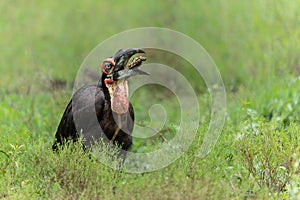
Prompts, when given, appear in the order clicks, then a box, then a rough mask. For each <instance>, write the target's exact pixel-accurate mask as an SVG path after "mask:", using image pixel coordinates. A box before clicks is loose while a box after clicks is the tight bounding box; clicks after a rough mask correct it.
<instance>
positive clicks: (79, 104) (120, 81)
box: [52, 48, 147, 155]
mask: <svg viewBox="0 0 300 200" xmlns="http://www.w3.org/2000/svg"><path fill="white" fill-rule="evenodd" d="M137 53H145V52H144V51H143V50H142V49H136V48H134V49H127V50H122V49H121V50H119V51H118V52H117V53H116V54H115V55H114V56H113V57H111V58H107V59H105V60H104V61H103V62H102V77H101V78H100V80H99V81H98V84H95V85H87V86H83V87H82V88H80V89H79V90H78V91H77V92H75V94H74V95H73V97H72V99H71V101H70V102H69V104H68V105H67V107H66V109H65V112H64V114H63V116H62V119H61V121H60V124H59V126H58V128H57V132H56V134H55V142H54V144H53V146H52V149H53V150H55V151H56V150H57V149H58V146H59V145H63V144H64V143H65V142H66V141H67V140H71V141H73V142H75V141H77V140H78V139H79V138H80V137H81V138H82V143H83V146H84V148H85V149H86V148H90V147H91V146H92V145H93V144H95V143H96V142H97V141H99V139H100V138H103V139H104V141H107V142H112V143H114V144H117V145H118V146H120V147H121V151H123V152H122V154H125V155H126V151H127V150H128V149H129V148H130V146H131V145H132V136H131V133H132V130H133V125H134V123H133V122H134V111H133V107H132V105H131V103H130V102H129V100H128V81H127V80H128V78H129V77H131V76H134V75H139V74H140V75H146V74H147V73H146V72H144V71H142V70H140V69H139V66H140V65H141V64H142V62H143V61H145V60H146V58H145V57H143V56H138V57H135V58H134V59H133V61H132V62H131V63H129V64H128V60H129V59H130V58H131V57H132V56H133V55H135V54H137Z"/></svg>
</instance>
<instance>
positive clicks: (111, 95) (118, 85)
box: [102, 79, 129, 114]
mask: <svg viewBox="0 0 300 200" xmlns="http://www.w3.org/2000/svg"><path fill="white" fill-rule="evenodd" d="M102 88H103V93H104V96H105V99H106V100H107V101H108V102H109V103H110V106H111V109H112V111H114V112H115V113H117V114H124V113H126V112H127V111H128V108H129V100H128V81H127V80H126V79H122V80H119V81H114V82H113V83H109V84H108V83H105V79H104V80H102Z"/></svg>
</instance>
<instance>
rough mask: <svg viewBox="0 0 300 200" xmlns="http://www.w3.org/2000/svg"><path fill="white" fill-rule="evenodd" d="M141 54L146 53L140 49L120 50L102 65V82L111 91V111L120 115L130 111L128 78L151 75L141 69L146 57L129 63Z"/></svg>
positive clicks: (139, 57) (140, 57) (137, 58)
mask: <svg viewBox="0 0 300 200" xmlns="http://www.w3.org/2000/svg"><path fill="white" fill-rule="evenodd" d="M139 53H142V54H145V51H143V50H142V49H138V48H133V49H126V50H123V49H120V50H119V51H118V52H117V53H116V54H115V55H114V57H113V58H107V59H105V60H104V61H103V63H102V72H103V75H102V80H103V79H104V80H103V82H104V84H105V86H106V87H107V88H108V91H109V95H110V101H111V109H112V110H113V111H114V112H116V113H118V114H123V113H126V112H127V111H128V107H129V100H128V81H127V80H128V78H130V77H132V76H135V75H149V74H148V73H147V72H144V71H142V70H141V69H139V67H140V66H141V65H142V63H143V61H146V57H144V56H141V55H140V56H137V57H135V58H133V60H132V61H131V62H130V63H128V62H129V60H130V58H132V56H133V55H135V54H139Z"/></svg>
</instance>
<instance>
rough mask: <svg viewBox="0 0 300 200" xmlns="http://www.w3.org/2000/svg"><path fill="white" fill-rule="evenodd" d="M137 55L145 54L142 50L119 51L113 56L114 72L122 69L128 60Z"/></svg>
mask: <svg viewBox="0 0 300 200" xmlns="http://www.w3.org/2000/svg"><path fill="white" fill-rule="evenodd" d="M137 53H146V52H145V51H144V50H142V49H139V48H132V49H120V50H119V51H117V53H116V54H115V55H114V61H115V63H116V65H115V70H121V69H124V68H125V67H126V65H127V63H128V60H129V59H130V58H131V57H132V56H133V55H135V54H137Z"/></svg>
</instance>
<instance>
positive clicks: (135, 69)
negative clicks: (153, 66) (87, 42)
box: [113, 48, 149, 80]
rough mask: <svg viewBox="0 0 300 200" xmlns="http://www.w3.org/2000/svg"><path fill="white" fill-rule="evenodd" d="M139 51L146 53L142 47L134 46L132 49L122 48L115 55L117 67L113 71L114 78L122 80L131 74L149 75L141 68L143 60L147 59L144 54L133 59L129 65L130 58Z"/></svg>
mask: <svg viewBox="0 0 300 200" xmlns="http://www.w3.org/2000/svg"><path fill="white" fill-rule="evenodd" d="M137 53H146V52H145V51H144V50H142V49H138V48H132V49H125V50H124V49H120V50H119V51H118V52H117V53H116V54H115V55H114V61H115V63H116V64H115V68H114V73H113V80H120V79H124V78H129V77H130V76H136V75H149V74H148V73H147V72H144V71H142V70H140V69H139V66H141V64H142V62H143V61H145V60H146V58H145V57H143V56H138V57H136V58H134V59H133V61H132V62H131V63H130V64H129V65H127V63H128V61H129V59H130V58H131V57H132V56H133V55H135V54H137Z"/></svg>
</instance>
